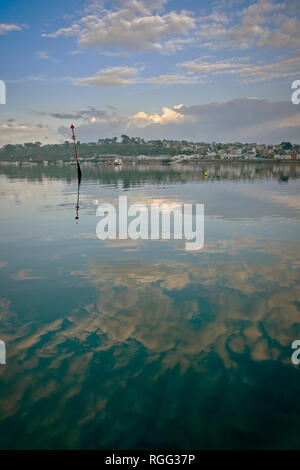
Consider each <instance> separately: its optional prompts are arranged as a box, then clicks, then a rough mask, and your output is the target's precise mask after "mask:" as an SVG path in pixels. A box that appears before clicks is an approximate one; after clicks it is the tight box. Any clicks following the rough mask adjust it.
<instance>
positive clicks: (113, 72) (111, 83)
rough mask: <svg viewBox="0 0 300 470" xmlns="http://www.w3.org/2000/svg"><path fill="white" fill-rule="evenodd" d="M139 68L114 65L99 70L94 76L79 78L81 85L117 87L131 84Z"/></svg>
mask: <svg viewBox="0 0 300 470" xmlns="http://www.w3.org/2000/svg"><path fill="white" fill-rule="evenodd" d="M137 75H138V69H137V68H135V67H112V68H107V69H102V70H99V72H98V73H97V74H96V75H94V76H92V77H84V78H80V79H78V80H77V83H78V84H79V85H92V86H96V87H100V86H102V87H103V86H104V87H116V86H122V85H130V84H132V83H134V82H135V80H136V77H137Z"/></svg>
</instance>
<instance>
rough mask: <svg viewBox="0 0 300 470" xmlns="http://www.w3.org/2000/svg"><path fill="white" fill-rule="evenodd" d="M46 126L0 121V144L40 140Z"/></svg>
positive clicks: (46, 130) (45, 131)
mask: <svg viewBox="0 0 300 470" xmlns="http://www.w3.org/2000/svg"><path fill="white" fill-rule="evenodd" d="M48 131H49V130H48V127H46V126H43V125H40V124H37V125H29V124H15V125H13V124H7V123H0V145H6V144H22V143H24V142H36V141H37V140H39V141H42V138H43V137H44V136H45V134H47V132H48Z"/></svg>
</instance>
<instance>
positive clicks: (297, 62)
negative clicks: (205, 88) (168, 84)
mask: <svg viewBox="0 0 300 470" xmlns="http://www.w3.org/2000/svg"><path fill="white" fill-rule="evenodd" d="M247 59H248V58H244V59H243V58H236V59H235V58H232V59H229V60H226V61H215V62H213V61H210V62H208V61H205V60H203V59H201V58H200V59H196V60H192V61H188V62H184V63H182V64H179V66H180V67H182V68H183V69H185V70H187V71H188V72H189V73H191V74H194V75H199V76H205V75H208V74H211V73H212V74H218V75H220V74H235V75H240V76H241V77H242V78H243V80H247V81H266V80H272V79H275V78H282V77H293V76H296V75H297V73H298V71H299V69H300V54H299V51H297V52H294V53H292V54H290V55H288V56H287V57H285V58H281V59H279V60H277V61H276V62H273V63H269V64H251V63H245V61H246V60H247Z"/></svg>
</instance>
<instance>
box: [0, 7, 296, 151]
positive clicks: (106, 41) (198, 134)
mask: <svg viewBox="0 0 300 470" xmlns="http://www.w3.org/2000/svg"><path fill="white" fill-rule="evenodd" d="M0 53H1V65H0V80H3V81H4V82H5V84H6V104H0V146H3V145H5V144H8V143H11V144H17V143H24V142H35V141H39V142H42V143H43V144H47V143H61V142H64V141H65V140H70V125H71V123H73V124H74V125H75V127H76V135H77V138H78V139H79V140H80V141H82V142H88V141H90V142H91V141H93V142H95V141H97V140H98V139H101V138H105V137H113V136H117V137H119V136H120V135H121V134H127V135H129V136H140V137H143V138H146V139H164V138H165V139H176V140H181V139H185V140H192V141H206V142H211V141H216V142H234V141H239V142H258V143H280V142H281V141H286V140H288V141H292V142H294V143H300V132H299V126H300V104H299V105H295V104H293V103H292V102H291V95H292V92H293V90H292V88H291V86H292V83H293V81H295V80H300V1H299V0H255V1H254V0H212V1H211V0H209V1H208V0H203V1H201V0H185V1H182V0H118V1H117V0H116V1H105V0H68V1H65V2H62V1H61V0H60V1H58V0H51V1H50V0H44V1H43V2H41V1H40V0H28V1H26V2H25V1H24V0H23V1H21V0H9V1H6V0H1V3H0Z"/></svg>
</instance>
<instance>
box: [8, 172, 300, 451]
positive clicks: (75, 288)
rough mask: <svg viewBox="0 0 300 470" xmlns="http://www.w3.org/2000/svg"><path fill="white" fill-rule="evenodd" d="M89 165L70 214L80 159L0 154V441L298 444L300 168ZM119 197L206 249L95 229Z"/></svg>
mask: <svg viewBox="0 0 300 470" xmlns="http://www.w3.org/2000/svg"><path fill="white" fill-rule="evenodd" d="M204 170H206V171H207V172H208V176H207V178H205V177H204ZM82 171H83V180H82V183H81V187H80V201H79V206H80V207H79V219H78V221H77V222H78V223H76V220H75V215H76V210H75V206H76V200H77V181H76V178H75V177H76V175H75V168H74V167H61V168H60V167H58V166H55V165H53V166H49V167H43V166H36V167H32V168H31V167H22V168H20V167H16V166H0V214H1V231H0V277H1V284H0V286H1V287H0V339H2V340H4V341H5V342H6V351H7V364H6V365H0V448H2V449H112V448H113V449H168V448H169V449H170V448H172V449H224V448H225V449H240V448H243V449H245V448H255V449H257V448H259V449H260V448H263V449H270V448H271V449H290V448H291V449H295V448H300V439H299V422H300V365H299V366H296V365H293V364H292V362H291V354H292V352H293V351H292V349H291V344H292V342H293V341H294V340H295V339H300V322H299V321H300V224H299V221H300V165H291V164H280V165H279V164H277V165H276V164H229V163H227V164H224V165H222V164H219V165H213V164H207V165H206V166H205V167H204V166H200V165H198V166H192V165H182V166H181V167H180V166H179V167H162V166H160V165H145V166H132V165H127V166H125V167H123V168H116V169H115V168H105V167H100V166H83V167H82ZM119 195H127V196H128V201H129V203H130V204H131V203H133V202H142V203H145V204H150V203H151V202H153V201H161V202H166V203H172V202H193V203H201V204H205V244H204V248H203V250H201V251H199V252H188V251H186V250H185V249H184V241H182V240H171V241H154V240H153V241H145V240H138V241H133V240H128V241H120V240H110V241H100V240H99V239H98V238H97V237H96V235H95V230H96V224H97V222H98V220H99V219H98V218H97V217H96V207H97V205H98V204H101V203H103V202H110V203H114V202H115V203H117V200H118V196H119Z"/></svg>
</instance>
